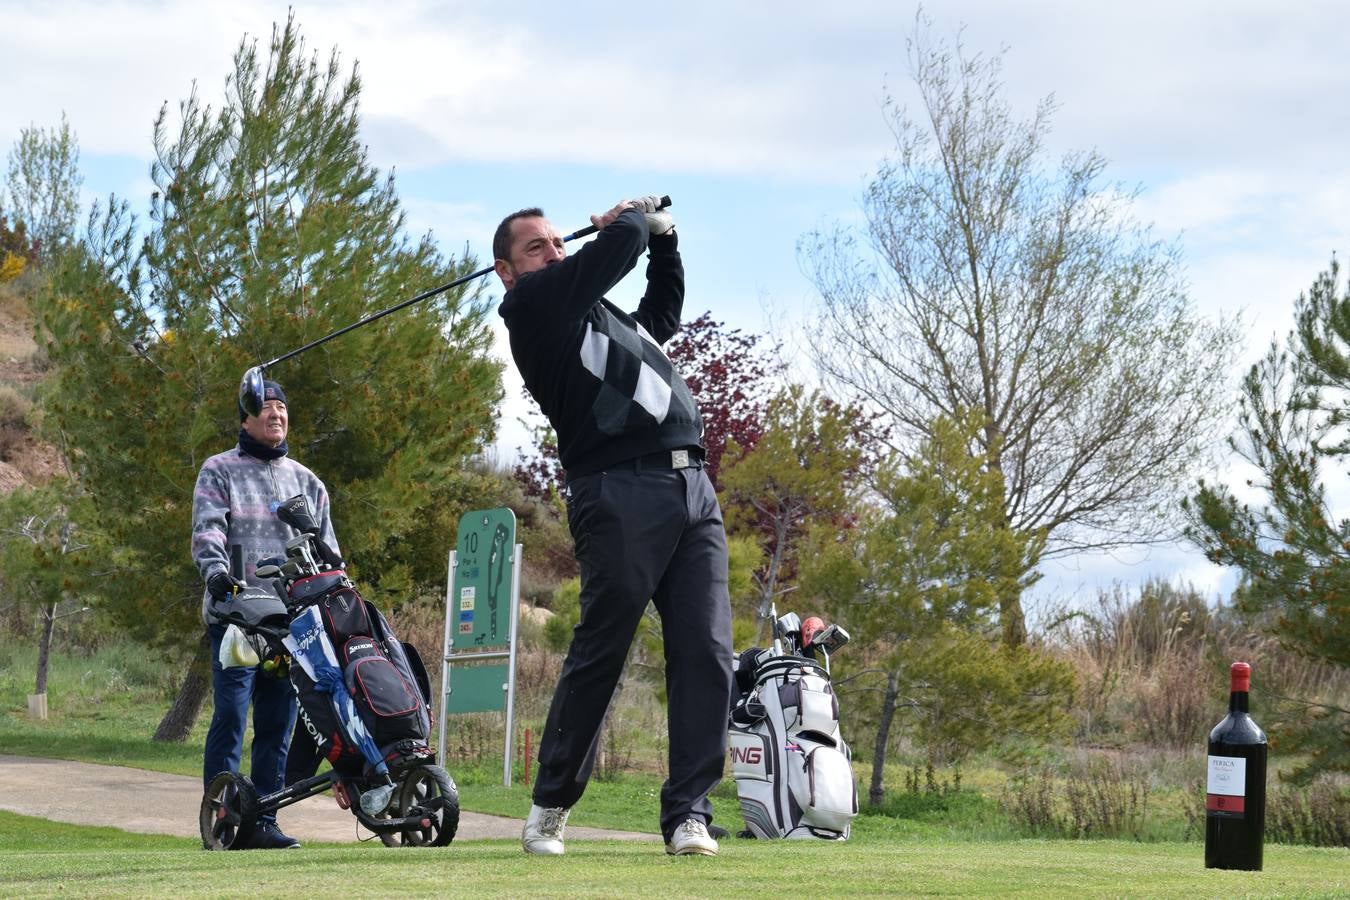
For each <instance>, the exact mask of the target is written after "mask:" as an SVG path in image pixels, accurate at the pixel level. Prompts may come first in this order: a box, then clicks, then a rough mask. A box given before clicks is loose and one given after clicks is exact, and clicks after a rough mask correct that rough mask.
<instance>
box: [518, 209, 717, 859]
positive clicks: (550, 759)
mask: <svg viewBox="0 0 1350 900" xmlns="http://www.w3.org/2000/svg"><path fill="white" fill-rule="evenodd" d="M659 204H660V201H659V200H658V198H656V197H643V198H640V199H638V200H633V201H628V200H624V201H622V202H620V203H619V204H617V205H616V206H615V207H614V208H613V209H611V210H610V211H609V212H607V213H604V214H603V215H598V216H592V217H591V223H592V224H593V225H595V227H596V228H597V229H599V234H598V235H597V236H596V238H595V240H593V241H592V242H591V243H589V244H587V245H586V246H584V247H582V248H581V250H579V251H578V252H577V253H576V254H575V255H573V256H570V257H569V256H567V255H566V251H565V249H564V244H563V237H562V235H561V234H560V233H559V232H558V230H557V229H556V228H554V227H553V225H552V224H551V223H550V222H549V221H548V219H546V218H544V213H543V211H542V210H539V209H525V210H521V211H520V212H516V213H512V214H511V215H509V216H507V217H506V218H505V219H503V220H502V223H501V224H500V225H499V226H498V227H497V232H496V234H495V235H494V237H493V240H492V253H493V256H494V258H495V263H494V268H495V269H496V272H497V275H498V277H499V278H501V281H502V285H503V286H504V287H505V288H506V295H505V296H504V297H503V299H502V304H501V310H500V312H501V315H502V318H503V319H504V320H505V321H506V327H507V331H508V332H509V334H510V340H511V355H512V357H513V358H514V359H515V363H516V367H517V368H518V369H519V370H520V374H521V377H522V378H523V379H524V382H525V387H526V388H527V389H528V390H529V392H530V394H531V395H533V397H534V399H535V400H536V401H537V402H538V403H539V407H540V408H541V409H542V410H543V411H544V414H545V415H546V416H548V420H549V422H550V423H551V424H552V425H553V429H554V431H556V432H557V435H558V453H559V456H560V457H561V461H562V465H563V467H564V468H565V469H566V470H567V491H566V493H567V521H568V526H569V528H570V529H571V532H572V540H573V544H574V550H575V553H576V558H577V562H578V564H579V565H580V569H581V621H580V622H578V624H577V626H576V628H575V630H574V631H573V633H572V644H571V646H570V647H569V648H568V650H567V658H566V659H565V660H564V661H563V667H562V675H561V677H560V678H559V680H558V687H557V689H556V690H555V691H554V694H553V703H552V705H551V706H550V707H549V712H548V720H547V722H546V724H545V726H544V735H543V738H542V740H541V742H540V746H539V774H538V778H537V780H536V781H535V785H534V804H533V806H531V807H530V813H529V817H528V819H527V820H526V822H525V828H524V832H523V834H522V843H523V845H524V847H525V852H526V853H539V854H551V855H557V854H561V853H562V852H563V826H564V824H565V823H566V821H567V814H568V811H569V810H570V809H571V808H572V806H573V805H574V804H575V803H576V802H577V801H578V800H579V799H581V795H582V793H583V792H584V791H585V790H586V783H587V781H588V780H589V779H590V776H591V770H592V768H593V767H594V765H595V757H596V752H597V750H598V748H599V739H600V725H601V722H602V721H603V719H604V715H605V709H606V707H607V706H608V705H609V702H610V698H611V697H612V696H613V693H614V687H615V685H616V684H617V683H618V680H619V675H620V674H621V672H622V669H623V665H624V661H625V659H626V658H627V656H628V648H629V645H630V644H631V643H632V641H633V636H634V635H635V634H636V633H637V627H638V623H639V622H640V620H641V618H642V613H643V610H644V609H645V608H646V606H647V601H648V600H651V601H652V602H653V603H655V605H656V609H657V612H659V613H660V615H661V623H662V632H663V636H664V640H665V655H666V693H667V697H668V698H669V709H668V717H669V718H668V722H669V731H670V750H669V753H670V757H669V766H670V777H669V778H668V779H667V780H666V783H665V784H664V785H663V786H662V788H661V833H662V834H663V836H664V837H665V841H666V852H667V853H671V854H675V855H681V856H683V855H688V854H701V855H705V856H714V855H716V854H717V841H715V840H714V839H713V838H712V837H711V836H710V835H709V834H708V825H709V824H710V822H711V821H712V805H711V804H710V803H709V802H708V793H709V792H710V791H711V790H712V789H713V787H715V786H716V784H717V782H718V781H719V780H721V777H722V765H723V760H724V759H725V756H726V746H727V723H726V715H727V704H728V701H729V698H730V694H731V680H732V675H731V658H732V650H731V605H730V600H729V598H728V595H727V544H726V533H725V531H724V530H723V527H722V511H721V509H720V508H719V507H718V504H717V496H716V494H715V493H714V492H713V487H712V483H711V482H710V481H709V480H708V476H707V475H706V474H705V473H704V471H703V447H702V446H701V444H700V439H701V436H702V432H703V422H702V419H701V418H700V417H699V413H698V409H697V408H696V407H695V405H694V399H693V397H692V395H691V394H690V393H689V388H688V387H687V386H686V385H685V383H684V379H682V378H681V377H680V374H679V373H678V372H676V371H675V368H674V366H672V365H671V362H670V360H669V359H668V358H667V357H666V355H665V353H663V352H662V350H661V345H662V344H664V343H665V342H666V341H667V340H669V339H670V338H671V336H672V335H674V334H675V332H676V331H677V330H678V328H679V325H680V310H681V308H682V306H683V303H684V267H683V265H682V264H681V262H680V254H679V251H678V250H677V249H676V236H675V230H674V222H673V221H672V219H671V216H670V213H669V212H666V211H665V210H663V209H660V208H659ZM644 249H646V250H647V251H648V262H647V290H646V293H645V294H644V295H643V297H642V300H641V302H640V303H639V304H638V308H637V311H636V312H634V313H633V314H631V315H629V314H628V313H624V312H622V311H620V310H619V308H618V307H616V306H615V305H614V304H612V303H610V302H609V301H608V300H607V299H605V296H604V294H605V292H606V291H608V290H610V289H611V288H612V287H613V286H614V285H615V284H617V283H618V282H619V280H620V279H621V278H623V277H624V275H626V274H628V272H629V271H630V270H631V269H632V268H633V266H634V265H635V264H636V263H637V261H638V258H639V257H640V256H641V255H642V251H643V250H644Z"/></svg>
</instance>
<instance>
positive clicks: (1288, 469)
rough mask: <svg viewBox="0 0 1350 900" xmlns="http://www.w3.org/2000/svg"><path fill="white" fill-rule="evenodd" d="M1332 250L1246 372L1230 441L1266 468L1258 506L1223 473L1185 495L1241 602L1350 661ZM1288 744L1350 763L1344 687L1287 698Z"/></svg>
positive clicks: (1324, 763)
mask: <svg viewBox="0 0 1350 900" xmlns="http://www.w3.org/2000/svg"><path fill="white" fill-rule="evenodd" d="M1339 282H1340V269H1339V266H1338V265H1337V263H1336V261H1335V260H1334V259H1333V260H1332V262H1331V266H1330V268H1329V269H1328V270H1327V271H1325V272H1322V273H1321V274H1319V275H1318V277H1317V279H1316V281H1314V282H1313V285H1312V289H1311V290H1310V291H1309V292H1308V293H1307V294H1304V295H1301V296H1300V297H1299V299H1298V304H1297V306H1296V307H1295V323H1296V325H1295V329H1294V331H1293V332H1292V333H1291V334H1290V335H1289V337H1288V339H1287V340H1286V342H1285V347H1284V348H1281V347H1279V346H1278V345H1273V346H1272V347H1271V348H1270V351H1269V352H1268V353H1267V354H1266V356H1265V358H1264V359H1262V360H1261V361H1260V362H1258V363H1257V364H1256V365H1254V366H1252V367H1251V369H1250V371H1249V372H1248V373H1247V376H1246V378H1244V379H1243V382H1242V407H1241V417H1240V418H1241V428H1240V429H1239V431H1238V433H1237V435H1236V436H1235V437H1234V438H1233V439H1232V441H1231V445H1232V447H1233V449H1234V450H1235V451H1236V452H1237V453H1238V454H1239V455H1240V456H1241V457H1242V458H1243V459H1245V460H1246V461H1247V462H1248V463H1250V464H1251V465H1252V466H1253V467H1254V469H1255V471H1256V473H1257V475H1256V477H1255V478H1253V479H1250V480H1249V481H1248V483H1247V487H1248V488H1249V489H1251V488H1255V489H1256V491H1257V492H1259V494H1260V495H1261V504H1262V505H1260V506H1258V507H1253V506H1252V505H1250V504H1248V503H1245V502H1243V501H1241V500H1239V499H1238V497H1237V496H1236V495H1235V494H1234V493H1233V491H1232V490H1230V489H1229V488H1228V487H1226V486H1224V485H1222V484H1206V483H1204V482H1201V485H1200V489H1199V490H1198V491H1197V493H1196V494H1195V496H1194V497H1192V498H1191V499H1190V500H1189V501H1188V502H1187V503H1186V504H1185V506H1186V509H1187V511H1188V512H1189V513H1190V517H1191V525H1190V527H1189V529H1188V532H1187V534H1188V536H1189V537H1190V538H1191V539H1192V540H1193V541H1194V542H1195V543H1196V544H1197V545H1199V546H1200V547H1201V548H1202V549H1203V550H1204V551H1205V554H1206V556H1208V557H1209V559H1210V561H1212V562H1215V563H1218V564H1219V565H1225V566H1235V567H1237V568H1238V569H1240V570H1241V571H1242V574H1243V582H1242V584H1241V585H1240V586H1239V588H1238V590H1237V591H1236V592H1235V594H1234V601H1235V604H1236V605H1237V607H1238V609H1239V610H1240V611H1241V612H1243V613H1246V614H1248V615H1249V616H1252V617H1253V618H1254V620H1255V621H1256V622H1257V623H1258V625H1259V626H1262V627H1264V628H1265V629H1267V630H1269V631H1270V632H1272V633H1273V634H1274V635H1275V636H1276V637H1277V638H1278V639H1279V640H1280V642H1281V644H1283V645H1284V646H1285V647H1287V648H1288V649H1289V650H1291V651H1293V652H1294V653H1297V654H1299V655H1302V656H1305V657H1308V658H1310V659H1313V660H1317V661H1319V662H1322V663H1326V664H1329V665H1331V666H1334V667H1336V668H1337V669H1338V670H1339V671H1340V672H1341V673H1342V674H1345V673H1346V671H1347V669H1350V519H1348V518H1346V517H1344V516H1343V515H1340V516H1338V515H1337V514H1336V513H1335V512H1334V511H1333V510H1332V507H1331V502H1330V498H1329V497H1328V492H1327V484H1326V477H1327V476H1326V474H1325V472H1326V470H1327V469H1328V468H1331V469H1340V470H1341V471H1344V470H1345V468H1346V465H1347V462H1350V439H1347V438H1346V436H1345V425H1346V423H1347V422H1350V289H1347V290H1346V292H1345V293H1343V294H1340V295H1339V296H1338V291H1339ZM1271 699H1272V700H1274V701H1276V702H1277V704H1278V706H1277V708H1276V714H1277V718H1278V721H1272V725H1274V726H1275V727H1276V728H1278V729H1279V731H1280V732H1282V734H1283V736H1284V738H1285V740H1286V742H1287V743H1286V744H1285V747H1286V752H1288V751H1293V752H1299V753H1306V754H1308V757H1307V762H1306V764H1305V765H1301V766H1300V767H1299V768H1298V770H1297V775H1298V777H1299V778H1301V779H1309V778H1311V777H1312V776H1313V775H1315V774H1317V773H1318V772H1321V771H1326V770H1330V771H1340V772H1345V771H1350V711H1347V710H1346V708H1345V702H1344V698H1343V697H1278V698H1271Z"/></svg>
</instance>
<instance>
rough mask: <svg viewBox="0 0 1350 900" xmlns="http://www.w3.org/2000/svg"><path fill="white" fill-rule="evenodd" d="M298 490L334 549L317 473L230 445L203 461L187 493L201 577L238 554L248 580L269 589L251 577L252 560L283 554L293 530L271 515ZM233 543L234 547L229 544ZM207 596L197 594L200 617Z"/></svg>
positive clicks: (226, 568)
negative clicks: (200, 604)
mask: <svg viewBox="0 0 1350 900" xmlns="http://www.w3.org/2000/svg"><path fill="white" fill-rule="evenodd" d="M296 494H304V495H305V497H306V498H308V500H309V508H310V509H311V510H312V511H313V512H314V518H315V520H316V521H317V522H318V523H319V537H320V538H322V539H323V541H324V543H326V544H328V546H329V547H332V548H333V551H334V552H335V553H341V552H342V551H341V550H339V549H338V543H337V538H336V537H335V536H334V534H333V523H332V520H331V519H330V518H329V516H328V489H327V488H326V487H324V484H323V482H322V481H320V480H319V476H317V475H315V474H314V473H313V472H311V471H310V470H309V469H307V468H305V467H304V466H303V465H301V464H300V463H298V462H296V461H295V460H293V459H290V458H288V457H285V456H283V457H281V458H280V459H272V460H264V459H258V458H257V457H255V456H250V455H249V454H247V453H245V452H244V451H243V449H242V448H240V447H235V448H234V449H233V450H227V451H225V452H224V453H217V454H216V455H215V456H213V457H211V458H210V459H208V460H207V461H206V462H205V463H204V464H203V465H202V470H201V472H200V473H198V475H197V487H196V490H195V491H194V492H193V495H192V560H193V562H195V563H196V564H197V570H198V571H199V572H201V575H202V581H206V580H207V579H209V578H210V577H211V576H212V575H214V574H215V573H216V572H228V571H230V559H231V554H232V552H233V553H237V554H239V556H240V558H241V560H242V562H243V564H244V572H243V576H244V579H245V580H246V581H248V582H249V584H253V585H257V586H259V587H269V586H270V585H269V584H267V583H264V582H263V581H262V580H260V579H258V578H256V577H255V575H254V571H255V570H256V569H257V568H258V560H261V559H266V558H268V557H269V556H283V555H285V553H286V542H287V541H288V540H290V539H291V538H293V537H295V536H296V535H297V534H299V532H297V531H296V530H295V529H294V528H292V527H291V526H289V525H287V524H285V523H284V522H282V521H281V520H280V519H278V518H277V516H276V509H277V506H278V504H280V503H281V502H282V501H283V500H286V499H288V498H290V497H294V496H295V495H296ZM234 547H238V548H239V549H238V550H233V549H232V548H234ZM209 600H210V595H209V594H207V593H205V592H203V593H202V621H203V622H206V623H207V624H208V625H210V624H213V623H211V622H209V621H207V619H206V604H207V603H208V602H209Z"/></svg>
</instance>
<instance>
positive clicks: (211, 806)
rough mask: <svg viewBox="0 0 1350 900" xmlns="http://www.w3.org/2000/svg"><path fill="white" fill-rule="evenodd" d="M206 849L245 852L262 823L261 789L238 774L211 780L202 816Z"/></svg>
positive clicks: (200, 816) (227, 774) (203, 798)
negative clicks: (259, 806)
mask: <svg viewBox="0 0 1350 900" xmlns="http://www.w3.org/2000/svg"><path fill="white" fill-rule="evenodd" d="M198 824H199V825H200V826H201V832H202V846H203V847H205V848H206V849H207V850H243V849H245V848H246V847H248V845H249V842H250V841H251V840H252V839H253V830H254V828H255V827H256V826H257V824H258V789H257V788H255V787H254V786H253V782H252V781H250V780H249V779H248V778H247V777H245V776H243V775H239V774H236V773H234V772H221V773H220V774H219V775H217V776H216V777H215V778H212V779H211V784H210V785H208V786H207V788H206V793H205V794H204V795H203V796H202V808H201V812H200V814H199V815H198Z"/></svg>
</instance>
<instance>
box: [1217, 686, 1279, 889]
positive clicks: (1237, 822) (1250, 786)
mask: <svg viewBox="0 0 1350 900" xmlns="http://www.w3.org/2000/svg"><path fill="white" fill-rule="evenodd" d="M1231 677H1232V688H1231V690H1232V693H1231V694H1229V695H1228V715H1227V716H1225V717H1224V720H1223V721H1222V722H1220V723H1219V724H1218V725H1215V726H1214V730H1213V731H1211V732H1210V733H1209V759H1208V761H1207V762H1208V768H1209V771H1208V783H1207V785H1206V788H1205V868H1206V869H1249V870H1252V871H1260V869H1261V846H1262V843H1263V841H1264V838H1265V830H1266V733H1265V732H1264V731H1262V730H1261V729H1260V728H1259V727H1257V724H1256V723H1255V722H1253V721H1252V717H1251V716H1249V715H1247V692H1248V690H1249V689H1250V687H1251V678H1252V667H1251V666H1249V665H1248V664H1247V663H1245V662H1235V663H1233V666H1232V669H1231Z"/></svg>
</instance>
